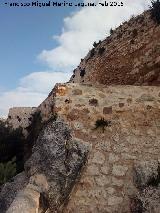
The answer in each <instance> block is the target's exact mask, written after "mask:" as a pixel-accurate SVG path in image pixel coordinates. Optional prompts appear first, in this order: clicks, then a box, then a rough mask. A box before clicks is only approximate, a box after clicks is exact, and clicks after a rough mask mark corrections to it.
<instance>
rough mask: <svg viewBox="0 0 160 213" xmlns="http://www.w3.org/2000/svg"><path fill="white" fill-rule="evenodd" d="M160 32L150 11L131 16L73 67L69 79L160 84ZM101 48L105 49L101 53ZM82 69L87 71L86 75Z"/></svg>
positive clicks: (100, 82)
mask: <svg viewBox="0 0 160 213" xmlns="http://www.w3.org/2000/svg"><path fill="white" fill-rule="evenodd" d="M142 19H143V20H142ZM139 20H140V22H139ZM134 33H135V34H134ZM159 34H160V28H159V25H156V23H155V22H153V20H152V19H151V16H150V11H146V12H145V13H143V14H141V15H139V16H138V17H135V18H131V19H130V20H129V21H128V22H126V23H124V24H123V25H120V26H119V27H118V28H116V29H115V30H114V31H113V33H112V34H111V35H110V36H109V37H107V38H106V39H104V40H103V41H101V42H99V43H97V45H96V47H94V48H93V49H92V50H91V51H90V52H89V53H88V54H87V56H86V57H85V58H84V60H82V61H81V63H80V64H79V66H78V67H77V68H76V69H75V70H74V74H73V75H72V77H71V79H70V81H71V82H74V83H85V84H88V83H89V84H93V85H96V84H104V85H160V78H159V76H160V73H159V63H160V62H159V61H160V57H159V43H160V37H159ZM102 49H103V50H106V51H104V52H103V53H102V54H101V52H100V51H101V50H102ZM81 70H85V75H84V76H83V78H82V77H81V75H80V73H81Z"/></svg>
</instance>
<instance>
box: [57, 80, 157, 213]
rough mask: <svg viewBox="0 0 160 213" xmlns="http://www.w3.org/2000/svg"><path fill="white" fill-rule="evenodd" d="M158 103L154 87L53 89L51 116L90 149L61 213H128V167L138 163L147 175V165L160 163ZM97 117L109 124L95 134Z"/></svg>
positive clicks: (130, 169)
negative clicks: (67, 125) (54, 112)
mask: <svg viewBox="0 0 160 213" xmlns="http://www.w3.org/2000/svg"><path fill="white" fill-rule="evenodd" d="M159 103H160V88H159V87H138V86H137V87H136V86H108V87H106V88H102V87H99V88H98V87H97V88H95V87H92V86H89V85H88V86H87V85H79V84H66V85H61V86H60V85H59V86H58V87H57V89H56V97H55V111H56V112H57V113H58V115H59V116H60V117H61V118H63V119H64V120H65V121H66V122H67V123H68V124H69V125H70V127H71V129H72V130H73V136H74V138H76V140H80V141H81V142H82V143H85V144H86V145H87V146H88V147H89V149H90V154H89V158H88V162H87V164H86V166H85V169H84V170H83V172H82V175H81V179H80V181H79V182H78V183H77V184H76V185H75V187H74V190H73V192H72V194H71V196H70V200H69V202H68V204H67V206H66V208H65V209H64V212H76V213H79V212H80V213H81V212H86V213H87V212H92V213H93V212H95V213H97V212H111V213H113V212H121V213H122V212H123V213H124V212H130V198H131V197H133V196H134V195H135V194H136V193H137V188H136V187H135V183H134V180H133V179H134V173H133V167H134V166H135V165H138V164H141V163H142V164H144V165H145V170H146V173H147V169H148V168H147V165H148V163H149V164H150V165H152V167H155V169H156V166H157V162H158V161H160V156H159V153H160V104H159ZM101 118H104V119H105V120H106V121H111V126H108V127H105V130H104V131H103V129H102V128H97V129H95V122H96V121H97V119H101ZM144 177H145V176H144ZM143 181H144V182H145V178H144V179H143Z"/></svg>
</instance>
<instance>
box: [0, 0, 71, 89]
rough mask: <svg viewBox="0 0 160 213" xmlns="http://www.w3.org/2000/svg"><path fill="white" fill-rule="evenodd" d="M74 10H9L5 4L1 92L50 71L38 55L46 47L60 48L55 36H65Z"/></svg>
mask: <svg viewBox="0 0 160 213" xmlns="http://www.w3.org/2000/svg"><path fill="white" fill-rule="evenodd" d="M12 1H13V0H12ZM23 1H24V0H23ZM21 2H22V1H21ZM24 2H25V1H24ZM74 10H75V8H69V7H68V8H59V9H56V8H47V9H44V8H26V9H22V8H9V7H5V6H2V4H1V7H0V29H1V30H0V73H1V78H0V87H1V89H2V88H3V89H4V90H6V89H13V88H14V87H15V86H16V85H17V83H18V79H19V78H21V77H23V76H24V75H27V74H29V73H31V72H35V71H39V70H44V69H47V65H45V64H44V63H41V62H39V61H38V60H37V55H38V54H39V53H40V52H41V51H42V50H43V49H44V47H45V48H48V49H49V48H50V47H52V48H54V47H55V46H56V45H57V42H56V41H55V40H54V39H53V38H52V36H53V35H58V34H60V33H61V30H62V25H63V19H64V17H66V16H68V15H69V14H70V13H71V12H72V11H74ZM11 76H12V77H11Z"/></svg>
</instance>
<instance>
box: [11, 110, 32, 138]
mask: <svg viewBox="0 0 160 213" xmlns="http://www.w3.org/2000/svg"><path fill="white" fill-rule="evenodd" d="M35 111H36V108H35V107H13V108H10V109H9V113H8V118H7V122H8V123H9V124H10V125H11V126H12V127H13V128H14V129H17V128H19V127H22V128H23V132H24V134H25V135H26V134H27V130H26V127H28V126H29V125H30V123H31V122H32V115H33V114H34V112H35Z"/></svg>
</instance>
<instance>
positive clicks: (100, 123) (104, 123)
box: [94, 118, 111, 132]
mask: <svg viewBox="0 0 160 213" xmlns="http://www.w3.org/2000/svg"><path fill="white" fill-rule="evenodd" d="M109 126H111V121H108V120H105V119H104V118H101V119H97V120H96V122H95V128H94V129H102V131H103V132H104V131H105V128H106V127H109Z"/></svg>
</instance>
